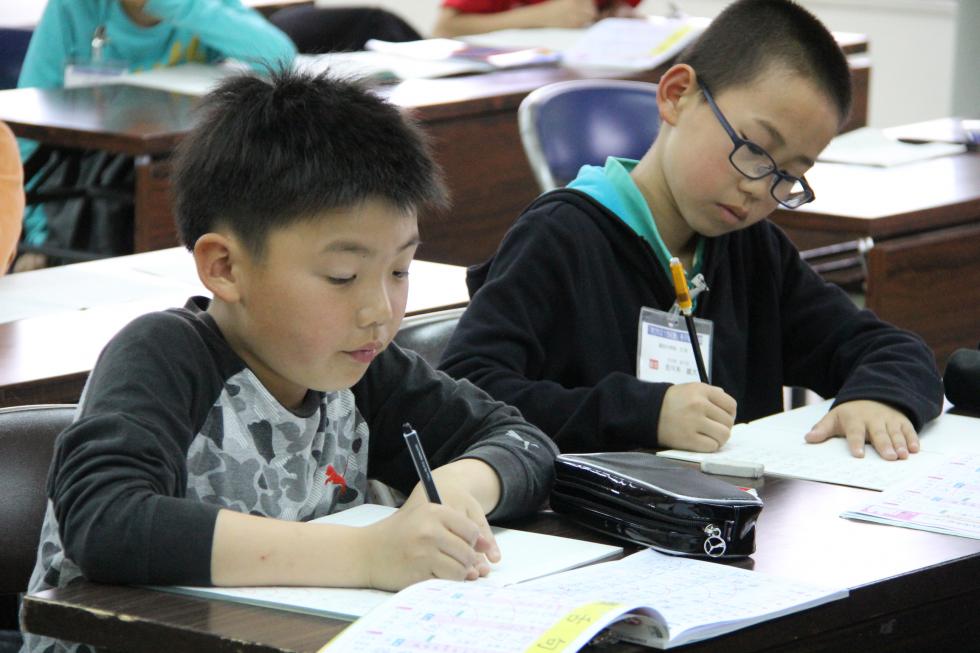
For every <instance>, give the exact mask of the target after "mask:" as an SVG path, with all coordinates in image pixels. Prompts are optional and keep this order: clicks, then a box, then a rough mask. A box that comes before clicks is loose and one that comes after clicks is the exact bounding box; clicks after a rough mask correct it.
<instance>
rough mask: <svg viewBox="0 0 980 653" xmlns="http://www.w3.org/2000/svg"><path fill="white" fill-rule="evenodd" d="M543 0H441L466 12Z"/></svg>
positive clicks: (609, 0) (631, 0) (636, 0)
mask: <svg viewBox="0 0 980 653" xmlns="http://www.w3.org/2000/svg"><path fill="white" fill-rule="evenodd" d="M544 1H545V0H442V6H443V7H449V8H450V9H455V10H457V11H461V12H464V13H467V14H495V13H498V12H501V11H507V10H508V9H513V8H514V7H520V6H521V5H536V4H538V3H539V2H544ZM614 1H615V0H595V4H596V7H598V8H599V9H606V8H608V7H609V6H610V5H612V4H613V3H614ZM640 1H641V0H623V2H624V3H625V4H628V5H629V6H631V7H635V6H636V5H638V4H640Z"/></svg>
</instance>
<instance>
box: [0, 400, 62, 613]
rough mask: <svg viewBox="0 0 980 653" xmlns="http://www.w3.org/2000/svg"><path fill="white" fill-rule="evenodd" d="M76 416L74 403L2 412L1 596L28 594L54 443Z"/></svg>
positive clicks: (3, 409) (0, 444)
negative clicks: (28, 583) (26, 591)
mask: <svg viewBox="0 0 980 653" xmlns="http://www.w3.org/2000/svg"><path fill="white" fill-rule="evenodd" d="M74 415H75V406H74V405H73V404H49V405H40V406H16V407H13V408H0V594H15V593H17V592H23V591H25V590H26V589H27V582H28V580H30V576H31V571H32V570H33V568H34V560H35V558H36V557H37V543H38V539H39V538H40V535H41V522H42V521H43V519H44V510H45V505H46V504H47V495H46V493H45V491H44V490H45V481H46V480H47V477H48V467H49V466H50V464H51V456H52V452H53V451H54V441H55V438H56V437H57V436H58V434H59V433H61V431H63V430H64V429H65V427H66V426H68V425H69V424H71V421H72V419H73V417H74Z"/></svg>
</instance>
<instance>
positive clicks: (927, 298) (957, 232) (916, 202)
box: [772, 153, 980, 369]
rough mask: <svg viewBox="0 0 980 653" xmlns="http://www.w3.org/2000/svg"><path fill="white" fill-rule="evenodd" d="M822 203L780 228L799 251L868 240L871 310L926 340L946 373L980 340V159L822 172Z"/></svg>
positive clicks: (818, 185)
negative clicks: (960, 350) (955, 355)
mask: <svg viewBox="0 0 980 653" xmlns="http://www.w3.org/2000/svg"><path fill="white" fill-rule="evenodd" d="M807 180H808V181H809V182H810V185H811V186H813V189H814V192H815V193H816V195H817V199H816V201H814V202H813V203H811V204H807V205H805V206H803V207H802V208H800V209H797V210H796V211H785V210H779V211H776V212H775V213H774V214H773V216H772V219H773V221H775V222H776V223H777V224H778V225H779V226H781V227H782V228H783V229H785V230H786V232H787V233H788V234H789V236H790V237H791V238H792V239H793V241H794V242H795V243H796V244H797V246H798V247H799V248H800V249H808V248H811V247H815V246H819V245H825V244H828V243H833V242H840V241H846V240H850V239H854V238H859V237H864V236H870V237H871V238H873V239H874V241H875V246H874V248H872V250H871V251H870V252H869V253H868V256H867V267H868V269H867V276H866V280H865V303H866V305H867V307H868V308H870V309H871V310H873V311H875V312H876V313H877V314H878V315H879V316H880V317H881V318H882V319H885V320H887V321H889V322H892V323H894V324H897V325H898V326H901V327H903V328H906V329H909V330H911V331H914V332H915V333H918V334H919V335H921V336H922V337H923V338H925V340H926V342H927V343H928V344H929V346H930V347H932V349H933V351H934V352H935V354H936V360H937V362H938V364H939V366H940V369H942V367H943V366H944V365H945V362H946V359H947V358H948V357H949V355H950V354H951V353H952V352H953V350H954V349H956V348H957V347H976V344H977V341H978V340H980V265H978V264H977V263H978V261H980V154H977V153H966V154H960V155H956V156H947V157H941V158H937V159H930V160H928V161H921V162H917V163H909V164H905V165H900V166H894V167H890V168H878V167H872V166H860V165H846V164H836V163H817V165H816V166H814V167H813V169H812V170H811V171H810V172H809V173H807Z"/></svg>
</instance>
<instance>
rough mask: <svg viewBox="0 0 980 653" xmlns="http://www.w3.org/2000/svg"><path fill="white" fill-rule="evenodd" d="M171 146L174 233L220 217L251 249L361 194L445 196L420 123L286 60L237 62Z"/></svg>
mask: <svg viewBox="0 0 980 653" xmlns="http://www.w3.org/2000/svg"><path fill="white" fill-rule="evenodd" d="M197 110H198V112H199V119H198V121H197V123H196V124H195V126H194V128H193V129H192V130H191V132H190V133H189V134H188V135H187V136H186V137H185V138H184V139H183V141H181V143H180V144H179V146H178V147H177V150H176V153H175V157H174V160H173V166H174V175H173V176H174V185H173V191H174V207H175V212H176V218H177V228H178V231H179V235H180V239H181V242H182V243H183V244H184V245H185V246H186V247H187V248H188V249H191V250H193V248H194V243H195V242H197V239H198V238H200V237H201V236H202V235H203V234H205V233H208V232H210V231H214V230H215V229H216V228H217V227H220V226H226V227H228V228H230V229H231V230H232V231H233V232H234V233H235V234H236V236H238V237H239V238H241V239H242V241H243V243H244V244H245V246H246V247H247V248H248V250H249V251H250V252H251V253H252V254H253V255H254V256H256V257H258V258H260V257H261V256H262V255H263V253H264V251H265V243H266V239H267V236H268V234H269V232H270V231H271V230H273V229H277V228H282V227H286V226H288V225H290V224H292V223H294V222H298V221H301V220H308V219H312V218H314V217H315V216H318V215H322V214H323V213H324V212H326V211H330V210H335V209H346V208H351V207H354V206H356V205H357V204H359V203H361V202H363V201H365V200H383V201H387V202H390V203H391V204H392V206H394V207H396V208H397V209H400V210H402V211H405V212H406V214H409V213H410V212H411V211H417V210H423V209H426V208H444V207H445V205H446V201H447V200H446V191H445V187H444V185H443V182H442V174H441V171H440V170H439V167H438V166H437V165H436V163H435V162H434V161H433V160H432V157H431V155H430V153H429V148H428V145H427V142H426V139H425V137H424V135H423V133H422V132H421V130H420V129H419V128H418V127H417V126H416V125H415V124H414V123H412V122H411V121H410V120H409V119H407V118H406V117H404V116H403V115H402V114H401V112H400V111H399V110H398V108H397V107H395V106H393V105H391V104H389V103H388V102H386V101H384V100H382V99H381V98H379V97H378V96H376V95H374V94H372V93H371V92H370V91H369V90H367V89H366V87H364V86H363V85H362V84H361V83H359V82H357V81H355V80H350V79H339V78H334V77H331V76H329V75H327V74H311V73H304V72H296V71H289V70H275V71H269V72H268V73H267V74H266V75H264V76H259V75H257V74H242V75H237V76H234V77H232V78H230V79H227V80H225V81H224V82H222V83H221V84H220V85H219V86H218V87H217V88H215V89H214V90H213V91H212V92H210V93H208V94H207V95H206V96H204V98H203V100H202V102H201V104H200V105H199V106H198V109H197Z"/></svg>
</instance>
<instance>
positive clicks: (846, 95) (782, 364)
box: [442, 0, 942, 460]
mask: <svg viewBox="0 0 980 653" xmlns="http://www.w3.org/2000/svg"><path fill="white" fill-rule="evenodd" d="M850 88H851V87H850V74H849V70H848V66H847V61H846V60H845V58H844V55H843V54H842V53H841V51H840V49H839V47H838V46H837V44H836V42H835V41H834V39H833V37H832V36H831V35H830V33H829V32H828V31H827V29H826V28H825V27H824V26H823V25H822V24H821V23H820V22H819V21H818V20H817V19H816V18H815V17H814V16H812V15H811V14H810V13H809V12H807V11H806V10H804V9H803V8H801V7H800V6H798V5H797V4H795V3H793V2H791V1H790V0H740V1H739V2H735V3H733V4H732V5H730V6H729V7H728V8H726V9H725V10H724V11H723V12H722V13H721V14H720V15H719V16H718V17H717V18H716V19H715V20H714V21H713V22H712V24H711V26H710V27H709V28H708V29H707V30H706V31H705V32H704V33H703V34H702V36H701V37H700V38H699V40H698V41H697V42H695V43H694V44H692V45H691V46H690V47H689V49H688V50H687V51H685V52H684V53H682V55H681V56H680V58H679V62H678V63H677V64H675V65H674V66H672V67H671V68H670V69H669V70H668V71H667V72H666V73H664V75H663V77H662V78H661V79H660V83H659V85H658V91H657V94H658V97H657V100H658V106H659V113H660V120H661V123H662V126H661V128H660V133H659V136H658V138H657V140H656V142H655V143H654V144H653V146H652V147H651V148H650V150H649V151H648V152H647V153H646V154H645V155H644V156H643V158H642V159H641V160H640V161H638V162H637V161H627V160H622V159H615V158H610V159H609V160H608V161H607V162H606V165H605V167H604V168H600V167H595V166H585V167H583V168H582V170H581V171H580V173H579V175H578V177H577V178H576V179H575V180H574V181H573V182H572V183H571V184H569V186H568V188H567V189H562V190H558V191H554V192H551V193H548V194H546V195H543V196H542V197H540V198H539V199H538V200H536V201H535V202H534V203H533V204H532V205H531V206H530V207H529V208H528V209H527V210H526V211H525V213H524V215H522V216H521V218H520V219H519V220H518V221H517V222H516V223H515V225H514V226H513V228H512V229H511V230H510V232H509V233H508V235H507V236H506V237H505V239H504V241H503V243H502V244H501V246H500V249H499V251H498V252H497V254H496V255H495V256H494V257H493V258H492V259H491V260H490V261H488V262H487V263H485V264H483V265H482V266H480V267H478V268H475V269H473V270H472V271H471V273H470V278H469V285H470V291H471V294H472V295H473V297H472V302H471V304H470V307H469V309H468V310H467V312H466V314H465V315H464V316H463V319H462V320H461V322H460V324H459V328H458V329H457V331H456V333H455V335H454V337H453V339H452V341H451V343H450V344H449V347H448V349H447V351H446V354H445V356H444V359H443V362H442V367H443V368H444V369H445V370H446V371H448V372H449V373H450V374H453V375H455V376H458V377H465V378H468V379H469V380H471V381H473V382H474V383H476V384H477V385H479V386H481V387H483V388H484V389H485V390H487V391H488V392H489V393H490V394H491V395H494V396H495V397H496V398H498V399H500V400H502V401H506V402H508V403H510V404H512V405H514V406H516V407H518V408H519V409H520V410H521V412H522V413H523V415H524V416H525V417H526V418H527V419H528V420H529V421H530V422H532V423H534V424H536V425H537V426H539V427H541V428H542V429H543V430H544V431H545V432H546V433H548V434H549V435H550V436H551V437H552V438H553V439H554V440H555V441H556V443H557V444H558V446H559V447H560V448H561V449H562V450H563V451H596V450H621V449H631V448H637V447H663V448H680V449H688V450H695V451H715V450H717V449H718V448H719V447H721V446H722V445H723V444H724V443H725V441H726V440H727V439H728V437H729V435H730V433H731V427H732V425H733V424H734V422H735V421H748V420H753V419H757V418H759V417H763V416H765V415H768V414H771V413H775V412H778V411H779V410H781V409H782V396H783V395H782V388H783V386H784V385H792V386H800V387H807V388H810V389H812V390H814V391H816V392H817V393H819V394H821V395H823V396H828V397H829V396H836V401H835V402H834V405H833V407H832V409H831V410H830V412H829V413H828V414H827V416H826V417H825V418H824V419H822V420H821V421H820V422H819V423H818V424H816V425H815V426H814V427H813V429H812V430H811V431H810V433H808V434H807V435H806V439H807V440H808V441H810V442H822V441H824V440H826V439H827V438H829V437H832V436H845V437H846V438H847V440H848V443H849V446H850V449H851V451H852V453H853V454H854V455H855V456H862V455H863V454H864V445H865V442H871V444H872V445H873V446H874V448H875V450H876V451H877V452H878V454H879V455H880V456H881V457H882V458H885V459H887V460H896V459H901V458H907V457H908V456H909V454H911V453H915V452H916V451H917V450H918V440H917V437H916V429H918V428H920V427H921V426H922V424H924V423H925V422H926V421H928V420H929V419H932V418H933V417H935V416H936V415H937V414H938V413H939V411H940V408H941V406H942V388H941V384H940V379H939V375H938V372H937V370H936V367H935V362H934V359H933V355H932V353H931V352H930V350H929V349H928V348H927V347H926V346H925V344H924V343H923V342H922V341H921V340H920V339H919V338H918V337H916V336H915V335H912V334H910V333H907V332H904V331H901V330H899V329H897V328H895V327H893V326H891V325H888V324H886V323H884V322H882V321H880V320H879V319H877V318H876V317H875V316H874V315H873V314H872V313H870V312H869V311H863V310H859V309H858V308H857V307H855V306H854V304H853V303H852V301H851V300H850V299H849V298H848V296H847V295H846V294H845V293H844V292H843V291H842V290H841V289H839V288H837V287H836V286H833V285H831V284H828V283H825V282H824V281H823V280H822V279H821V278H820V277H819V276H818V275H817V274H816V273H815V272H814V271H813V270H812V269H811V268H810V267H809V266H808V265H807V264H806V263H805V262H803V261H802V260H801V259H800V256H799V253H798V252H797V250H796V249H795V247H794V246H793V245H792V244H791V243H790V242H789V240H788V239H787V237H786V236H785V235H784V234H783V233H782V231H780V230H779V229H778V228H777V227H775V226H774V225H772V224H771V223H769V222H768V221H766V220H765V217H766V216H767V215H768V214H769V213H771V212H772V211H773V210H774V209H775V208H776V207H777V206H778V205H782V206H784V207H787V208H796V207H799V206H801V205H802V204H804V203H806V202H809V201H811V200H812V199H813V197H814V192H813V190H811V188H810V186H809V184H808V183H807V182H806V179H805V178H804V173H805V172H806V171H807V169H809V168H810V166H812V165H813V162H814V160H815V159H816V158H817V155H818V154H819V153H820V151H821V150H822V149H823V148H824V147H825V146H826V145H827V143H828V142H829V141H830V139H831V138H832V137H833V136H834V135H835V134H836V133H837V132H838V130H839V129H840V126H841V125H842V124H843V123H844V121H845V119H846V118H847V115H848V112H849V110H850V103H851V90H850ZM652 119H655V117H654V116H651V120H652ZM672 257H677V258H679V259H680V260H681V262H683V264H684V268H685V269H686V270H688V271H689V272H690V274H691V275H692V277H697V278H698V280H697V281H695V282H694V286H695V288H696V289H697V288H699V287H700V288H703V289H704V290H706V291H707V292H704V293H703V294H700V295H699V296H697V297H696V299H695V312H694V314H695V316H696V317H698V318H700V321H699V322H698V325H699V326H698V331H699V333H700V334H701V335H702V336H703V340H702V338H701V337H699V340H702V348H703V349H704V350H705V359H706V363H707V370H708V374H709V377H710V378H709V381H710V383H702V382H699V379H698V375H697V372H696V371H695V369H694V367H695V366H694V364H693V361H694V359H693V356H692V354H691V346H690V339H689V338H688V336H687V333H686V331H684V325H683V321H682V320H681V321H680V324H678V321H679V320H678V319H677V316H676V311H671V308H672V305H674V300H675V289H674V286H673V285H672V283H671V273H670V270H669V267H668V265H669V261H670V259H671V258H672ZM700 280H703V283H700ZM692 281H693V279H692Z"/></svg>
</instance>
